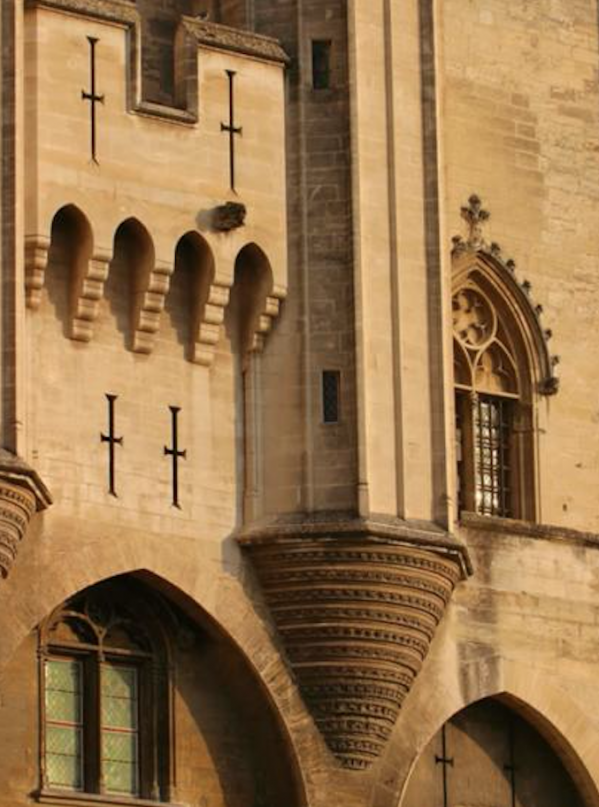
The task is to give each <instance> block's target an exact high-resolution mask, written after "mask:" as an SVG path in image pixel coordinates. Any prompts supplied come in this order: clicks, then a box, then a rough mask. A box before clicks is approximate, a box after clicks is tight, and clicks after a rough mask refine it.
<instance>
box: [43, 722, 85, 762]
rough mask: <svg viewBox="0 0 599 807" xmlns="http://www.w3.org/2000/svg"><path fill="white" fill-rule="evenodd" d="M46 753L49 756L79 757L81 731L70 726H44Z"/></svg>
mask: <svg viewBox="0 0 599 807" xmlns="http://www.w3.org/2000/svg"><path fill="white" fill-rule="evenodd" d="M46 751H47V752H48V753H49V754H67V755H68V756H75V757H79V756H80V755H81V730H80V729H78V728H75V727H71V726H53V725H51V724H50V725H48V726H46Z"/></svg>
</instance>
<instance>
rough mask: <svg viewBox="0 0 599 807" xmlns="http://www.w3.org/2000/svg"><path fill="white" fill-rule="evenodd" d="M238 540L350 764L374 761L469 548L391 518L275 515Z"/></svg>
mask: <svg viewBox="0 0 599 807" xmlns="http://www.w3.org/2000/svg"><path fill="white" fill-rule="evenodd" d="M239 541H240V543H241V545H242V546H244V547H245V549H246V551H247V552H248V553H249V555H250V558H251V560H252V562H253V564H254V568H255V570H256V572H257V575H258V579H259V581H260V584H261V587H262V590H263V592H264V596H265V598H266V602H267V604H268V606H269V607H270V610H271V613H272V615H273V618H274V621H275V623H276V625H277V628H278V630H279V633H280V635H281V637H282V639H283V644H284V646H285V650H286V652H287V657H288V660H289V663H290V665H291V667H292V669H293V672H294V673H295V675H296V677H297V680H298V683H299V687H300V690H301V693H302V696H303V698H304V700H305V701H306V703H307V705H308V706H309V708H310V710H311V712H312V715H313V716H314V720H315V721H316V724H317V725H318V728H319V729H320V731H321V732H322V734H323V736H324V738H325V740H326V742H327V744H328V746H329V748H330V749H331V750H332V751H333V753H334V754H335V755H336V756H337V758H338V759H339V761H340V762H341V764H342V765H343V766H344V767H346V768H351V769H357V770H360V769H364V768H367V767H368V766H369V765H370V764H371V763H372V762H373V761H374V760H375V759H376V758H377V757H378V756H379V755H380V754H381V752H382V751H383V749H384V747H385V743H386V741H387V740H388V738H389V736H390V734H391V731H392V729H393V726H394V724H395V721H396V718H397V715H398V713H399V710H400V708H401V705H402V703H403V701H404V699H405V697H406V696H407V695H408V693H409V691H410V688H411V686H412V684H413V682H414V679H415V678H416V675H417V674H418V672H419V670H420V668H421V666H422V663H423V661H424V659H425V657H426V655H427V652H428V649H429V646H430V643H431V640H432V639H433V637H434V635H435V631H436V629H437V626H438V624H439V622H440V621H441V619H442V617H443V614H444V612H445V609H446V607H447V604H448V602H449V600H450V598H451V594H452V591H453V589H454V587H455V586H456V584H457V583H458V582H459V581H460V580H462V579H464V578H465V577H466V576H467V574H468V573H469V566H468V558H467V555H466V550H465V549H464V548H463V547H462V546H461V545H460V544H458V543H457V542H456V541H455V540H454V539H452V538H451V537H450V536H448V535H447V534H446V533H444V532H443V531H442V530H438V531H436V530H435V529H434V528H432V527H430V526H428V525H427V527H426V528H421V529H420V530H418V529H414V528H412V527H411V526H409V525H408V524H406V523H405V522H397V521H392V520H389V521H385V522H383V523H373V522H370V521H365V520H362V519H350V520H347V519H340V520H337V521H334V520H331V521H329V522H328V523H325V522H324V521H322V522H320V523H314V522H308V523H306V522H304V523H302V524H299V523H298V524H295V525H290V524H288V523H287V524H281V523H276V524H273V525H271V526H268V527H266V528H254V529H252V530H249V531H246V532H245V533H244V534H242V535H241V536H240V538H239Z"/></svg>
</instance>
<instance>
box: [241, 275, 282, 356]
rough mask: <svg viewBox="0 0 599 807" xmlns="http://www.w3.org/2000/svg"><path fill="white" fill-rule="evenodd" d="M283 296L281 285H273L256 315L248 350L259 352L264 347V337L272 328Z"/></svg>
mask: <svg viewBox="0 0 599 807" xmlns="http://www.w3.org/2000/svg"><path fill="white" fill-rule="evenodd" d="M285 296H286V292H285V289H284V288H283V287H282V286H275V287H274V288H273V290H272V292H271V293H270V294H269V295H268V296H267V298H266V302H265V303H264V309H263V310H262V312H261V313H260V315H259V317H258V322H257V324H256V330H255V332H254V334H253V337H252V343H251V345H250V346H249V352H254V353H260V352H261V351H262V349H263V348H264V343H265V341H266V337H267V335H268V334H269V333H270V331H271V329H272V326H273V321H274V320H275V319H276V318H277V317H278V316H279V313H280V311H281V302H282V301H283V300H284V299H285Z"/></svg>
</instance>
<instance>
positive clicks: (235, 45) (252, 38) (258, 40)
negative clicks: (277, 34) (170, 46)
mask: <svg viewBox="0 0 599 807" xmlns="http://www.w3.org/2000/svg"><path fill="white" fill-rule="evenodd" d="M182 24H183V26H184V27H185V29H186V30H187V31H188V32H189V33H190V34H191V35H192V36H193V37H195V39H196V40H197V43H198V44H199V45H203V46H204V47H209V48H216V49H217V50H225V51H233V52H234V53H243V54H245V55H246V56H254V57H257V58H259V59H263V60H264V61H269V62H278V63H280V64H288V63H289V57H288V56H287V54H286V53H285V51H284V50H283V48H282V47H281V44H280V43H279V41H278V40H277V39H273V38H272V37H270V36H264V35H263V34H256V33H254V32H253V31H242V30H240V29H238V28H230V27H229V26H227V25H221V24H220V23H215V22H210V21H208V20H201V19H198V18H197V17H182Z"/></svg>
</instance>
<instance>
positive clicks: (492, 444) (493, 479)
mask: <svg viewBox="0 0 599 807" xmlns="http://www.w3.org/2000/svg"><path fill="white" fill-rule="evenodd" d="M473 428H474V478H475V503H476V512H477V513H481V514H483V515H488V516H503V517H507V516H510V515H511V512H510V434H511V401H509V400H504V399H502V398H500V397H495V396H487V395H480V396H477V400H476V402H475V404H474V409H473Z"/></svg>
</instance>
